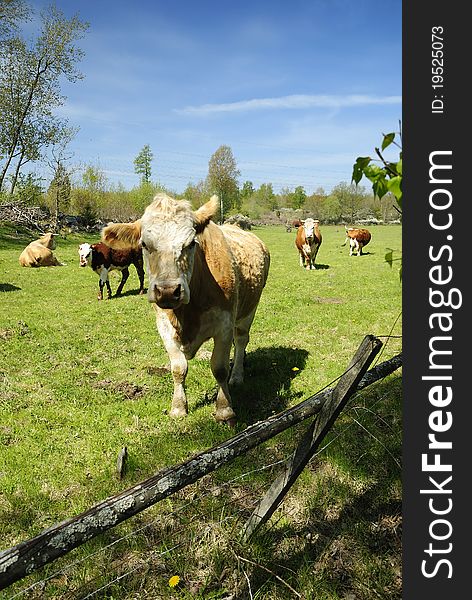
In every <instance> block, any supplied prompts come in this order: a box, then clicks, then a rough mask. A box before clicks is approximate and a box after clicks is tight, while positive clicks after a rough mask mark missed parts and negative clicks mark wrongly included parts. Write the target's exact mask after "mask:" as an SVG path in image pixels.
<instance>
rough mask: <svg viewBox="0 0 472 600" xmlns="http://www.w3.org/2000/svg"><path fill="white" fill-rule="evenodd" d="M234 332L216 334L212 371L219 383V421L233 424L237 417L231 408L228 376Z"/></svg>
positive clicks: (217, 397)
mask: <svg viewBox="0 0 472 600" xmlns="http://www.w3.org/2000/svg"><path fill="white" fill-rule="evenodd" d="M232 334H233V332H232V331H230V334H229V335H227V334H226V335H225V334H223V335H220V336H215V338H214V340H215V345H214V346H213V352H212V355H211V361H210V364H211V371H212V373H213V376H214V378H215V379H216V381H217V383H218V386H219V388H218V394H217V396H216V414H215V418H216V420H217V421H228V422H230V423H231V424H232V423H233V421H234V420H235V419H236V415H235V414H234V411H233V409H232V408H231V396H230V394H229V387H228V376H229V354H230V352H231V344H232V343H233V339H232V338H233V335H232Z"/></svg>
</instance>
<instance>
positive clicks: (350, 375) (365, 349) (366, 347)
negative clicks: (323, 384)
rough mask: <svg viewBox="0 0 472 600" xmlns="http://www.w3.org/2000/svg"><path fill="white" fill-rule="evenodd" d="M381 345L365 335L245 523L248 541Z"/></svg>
mask: <svg viewBox="0 0 472 600" xmlns="http://www.w3.org/2000/svg"><path fill="white" fill-rule="evenodd" d="M381 346H382V343H381V342H380V340H378V339H377V338H375V337H374V336H371V335H367V336H366V337H365V338H364V340H363V341H362V343H361V345H360V346H359V348H358V350H357V352H356V354H355V355H354V357H353V359H352V360H351V362H350V364H349V366H348V368H347V369H346V371H345V373H344V374H343V375H342V376H341V378H340V379H339V381H338V384H337V385H336V387H335V388H334V389H333V390H332V392H331V395H330V397H329V398H328V399H327V401H326V402H325V403H324V404H323V407H322V409H321V411H320V412H319V413H318V414H317V415H316V416H315V417H314V420H313V422H312V423H311V425H310V426H309V427H308V429H307V431H306V432H305V434H304V435H303V437H302V439H301V441H300V443H299V445H298V446H297V448H296V449H295V451H294V453H293V454H292V456H291V457H290V458H289V459H288V460H287V461H286V463H285V467H284V470H283V472H282V473H281V474H280V475H279V476H278V477H277V479H276V480H275V481H274V482H273V484H272V485H271V487H270V488H269V490H268V491H267V493H266V494H265V496H264V497H263V498H262V500H261V501H260V502H259V504H258V506H257V507H256V508H255V509H254V511H253V513H252V515H251V516H250V517H249V519H248V521H247V522H246V524H245V525H244V528H243V531H242V537H243V539H244V540H247V539H249V537H250V536H251V535H252V534H253V533H254V531H255V530H256V529H257V528H258V527H259V526H260V525H262V524H263V523H265V522H266V521H267V520H268V519H269V518H270V517H271V516H272V514H273V513H274V511H275V510H276V508H277V507H278V506H279V505H280V503H281V502H282V501H283V499H284V497H285V495H286V494H287V492H288V491H289V489H290V488H291V487H292V485H293V484H294V483H295V481H296V480H297V478H298V476H299V475H300V473H301V472H302V471H303V469H304V468H305V467H306V465H307V464H308V462H309V461H310V459H311V458H312V457H313V455H314V454H315V452H316V450H317V449H318V447H319V445H320V442H321V441H322V439H323V438H324V437H325V435H326V434H327V433H328V431H329V430H330V429H331V427H332V425H333V423H334V421H335V420H336V419H337V417H338V416H339V414H340V412H341V411H342V409H343V408H344V406H345V405H346V403H347V401H348V400H349V398H350V397H351V395H352V394H353V393H354V391H355V390H356V388H357V385H358V383H359V381H360V380H361V378H362V376H363V375H364V373H365V372H366V371H367V369H368V367H369V365H370V363H371V362H372V360H373V359H374V357H375V356H376V355H377V353H378V352H379V351H380V348H381Z"/></svg>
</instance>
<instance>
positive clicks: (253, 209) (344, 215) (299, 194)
mask: <svg viewBox="0 0 472 600" xmlns="http://www.w3.org/2000/svg"><path fill="white" fill-rule="evenodd" d="M158 192H166V193H168V194H170V195H172V196H174V197H176V198H180V199H186V200H188V201H190V202H191V204H192V206H193V207H194V208H198V207H199V206H201V205H202V204H203V203H204V202H206V201H207V200H208V199H209V197H210V196H211V195H212V194H214V193H218V194H219V195H220V197H222V198H223V212H224V215H223V216H224V218H225V219H226V218H228V217H230V216H232V215H235V214H242V215H245V216H247V217H249V218H250V219H251V220H253V221H267V222H281V223H285V222H289V221H290V220H291V219H294V218H296V217H301V218H304V217H306V216H312V217H314V218H317V219H319V220H320V221H321V222H323V223H326V224H329V223H332V224H339V223H358V222H360V221H373V222H375V221H379V222H384V223H389V222H392V221H396V220H398V219H399V216H400V215H399V213H398V211H397V210H396V209H395V208H394V205H395V201H394V198H393V196H392V195H391V194H386V195H385V196H384V197H383V198H381V199H379V198H375V197H374V196H373V194H372V193H368V192H366V190H365V188H364V187H362V186H356V185H353V184H348V183H345V182H341V183H339V184H338V185H336V186H335V187H334V188H333V189H332V190H331V191H330V192H329V193H327V192H325V191H324V190H323V189H322V188H319V189H317V190H316V191H315V192H313V193H312V194H307V193H306V191H305V190H304V188H303V187H302V186H297V187H295V188H294V189H290V188H288V187H287V188H283V189H282V190H280V192H278V193H276V192H274V190H273V186H272V184H271V183H264V184H262V185H260V186H259V187H257V188H256V187H254V185H253V184H252V182H250V181H246V182H244V183H243V185H241V186H238V185H237V183H235V185H234V186H233V187H232V190H231V194H229V193H228V191H227V190H223V189H222V188H221V187H220V189H218V186H216V185H215V183H214V182H213V183H212V182H211V180H210V178H209V177H207V178H206V179H205V180H203V181H200V182H198V183H197V184H193V183H189V184H188V185H187V187H186V189H185V190H184V191H183V192H182V193H177V192H176V191H175V190H171V189H167V188H166V187H165V186H163V185H161V184H160V183H158V182H153V181H148V180H145V179H142V180H141V182H140V183H139V184H138V185H137V186H135V187H133V188H132V189H130V190H127V189H125V188H124V187H123V186H122V185H121V184H112V183H110V182H109V181H108V180H107V178H106V175H105V173H104V172H103V171H102V170H101V169H100V168H98V167H96V166H88V167H86V168H84V170H83V171H82V172H81V173H79V174H77V173H76V174H75V177H74V178H72V177H71V176H70V174H69V173H68V172H67V171H66V170H65V169H58V171H57V172H56V174H55V176H54V178H53V179H52V181H51V182H50V184H49V185H48V187H47V189H44V187H43V185H42V181H41V180H40V179H39V178H38V177H37V176H35V175H32V174H28V175H26V176H23V175H21V176H20V177H19V180H18V182H17V185H16V189H15V193H14V194H13V195H11V194H3V197H2V200H3V201H4V202H5V201H9V202H11V201H12V200H16V201H18V202H22V203H24V204H27V205H29V206H39V207H41V208H43V209H44V210H46V211H47V213H48V214H49V215H50V216H51V221H52V222H54V221H57V220H58V219H59V220H60V218H61V216H63V215H74V216H77V217H79V218H80V222H81V223H82V224H84V225H86V226H93V225H94V224H95V223H96V222H97V221H102V222H103V221H115V222H120V221H121V222H123V221H131V220H135V219H137V218H139V217H140V216H141V215H142V214H143V212H144V209H145V208H146V206H147V205H148V204H149V203H150V202H151V201H152V198H153V197H154V196H155V195H156V194H157V193H158Z"/></svg>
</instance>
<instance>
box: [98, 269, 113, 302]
mask: <svg viewBox="0 0 472 600" xmlns="http://www.w3.org/2000/svg"><path fill="white" fill-rule="evenodd" d="M99 275H100V281H99V283H98V285H99V288H100V292H99V294H98V299H99V300H103V288H104V287H105V286H107V298H108V300H110V298H111V287H110V281H109V280H108V269H105V267H103V268H102V270H101V271H100V273H99Z"/></svg>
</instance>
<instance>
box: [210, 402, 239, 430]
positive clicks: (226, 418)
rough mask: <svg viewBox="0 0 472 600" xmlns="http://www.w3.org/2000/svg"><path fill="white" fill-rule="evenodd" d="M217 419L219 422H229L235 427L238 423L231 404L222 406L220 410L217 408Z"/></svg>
mask: <svg viewBox="0 0 472 600" xmlns="http://www.w3.org/2000/svg"><path fill="white" fill-rule="evenodd" d="M215 419H216V420H217V421H218V422H219V423H227V424H228V425H230V426H231V427H234V425H235V424H236V415H235V413H234V410H233V409H232V408H231V407H230V406H228V407H227V408H220V409H219V410H217V411H216V414H215Z"/></svg>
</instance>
